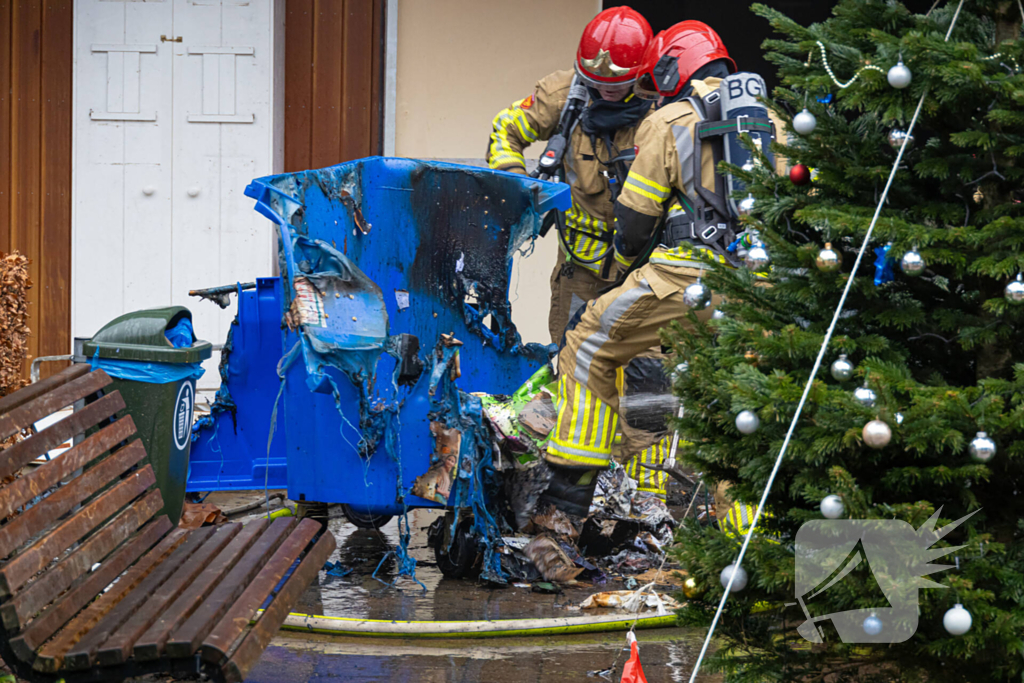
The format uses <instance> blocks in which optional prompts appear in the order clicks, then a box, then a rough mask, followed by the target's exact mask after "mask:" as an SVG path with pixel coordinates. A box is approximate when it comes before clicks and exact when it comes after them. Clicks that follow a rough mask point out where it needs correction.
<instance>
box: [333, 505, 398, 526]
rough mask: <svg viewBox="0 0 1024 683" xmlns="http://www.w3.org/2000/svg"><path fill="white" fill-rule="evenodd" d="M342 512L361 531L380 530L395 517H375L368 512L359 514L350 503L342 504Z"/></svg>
mask: <svg viewBox="0 0 1024 683" xmlns="http://www.w3.org/2000/svg"><path fill="white" fill-rule="evenodd" d="M341 512H342V514H343V515H345V519H347V520H348V521H349V522H351V523H352V524H354V525H355V526H357V527H359V528H360V529H379V528H381V527H382V526H384V525H385V524H387V523H388V522H390V521H391V519H392V517H393V515H373V514H370V513H368V512H357V511H356V510H353V509H352V506H350V505H349V504H348V503H342V505H341Z"/></svg>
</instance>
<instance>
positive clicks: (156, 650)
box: [132, 520, 266, 661]
mask: <svg viewBox="0 0 1024 683" xmlns="http://www.w3.org/2000/svg"><path fill="white" fill-rule="evenodd" d="M265 528H266V521H265V520H256V521H252V522H249V523H248V524H246V525H245V526H244V527H243V528H242V530H241V531H240V532H239V533H238V535H237V536H235V537H234V538H233V539H232V540H231V543H229V544H228V546H227V547H226V548H224V550H223V551H221V553H220V554H219V555H217V557H216V558H214V559H213V561H211V562H210V563H209V566H207V567H206V569H204V570H203V573H202V574H200V575H199V577H198V578H196V580H195V581H193V582H192V585H191V586H189V587H188V588H187V589H186V590H185V591H184V592H183V593H182V594H181V595H180V596H178V599H177V600H175V601H174V603H173V604H172V605H171V606H170V607H168V608H167V609H165V610H164V611H163V612H162V613H161V614H160V615H159V616H158V617H157V619H156V621H155V622H153V625H152V626H150V627H149V630H148V631H146V632H145V633H144V634H142V636H141V637H140V638H139V639H138V640H137V641H136V642H135V647H134V648H133V649H132V654H133V656H134V657H135V658H136V659H138V660H140V661H146V660H150V659H157V658H158V657H159V656H160V655H161V654H162V653H163V650H164V644H165V643H166V642H167V639H168V638H170V636H171V632H172V631H173V630H174V629H175V628H177V627H178V625H180V624H181V623H182V622H183V621H185V620H186V619H188V618H189V616H191V615H192V612H194V611H195V610H196V608H197V607H199V605H200V604H201V603H202V602H203V601H204V600H205V599H206V598H207V597H208V596H209V595H210V593H212V592H213V589H214V588H216V587H217V585H218V584H219V583H220V581H221V579H223V578H224V577H225V576H226V575H227V574H228V572H230V571H231V568H232V567H234V566H235V564H236V563H237V562H238V560H239V559H240V558H241V557H242V556H243V555H244V554H245V552H246V551H247V550H249V548H250V547H252V544H253V543H255V542H256V539H257V538H259V535H260V534H261V533H262V532H263V530H264V529H265Z"/></svg>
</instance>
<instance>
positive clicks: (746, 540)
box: [689, 0, 964, 683]
mask: <svg viewBox="0 0 1024 683" xmlns="http://www.w3.org/2000/svg"><path fill="white" fill-rule="evenodd" d="M963 6H964V0H960V2H959V4H957V7H956V12H955V13H954V14H953V20H952V21H951V22H950V24H949V30H948V31H947V32H946V42H949V37H950V36H951V35H952V34H953V28H954V27H955V26H956V22H957V19H958V18H959V17H960V10H961V9H962V8H963ZM819 44H820V43H819ZM826 68H827V67H826ZM851 82H852V81H851ZM927 96H928V89H927V88H926V89H925V91H924V92H922V93H921V98H920V99H919V100H918V101H917V108H916V109H915V110H914V116H913V118H912V119H911V120H910V126H909V127H908V128H907V136H906V137H905V138H904V139H903V144H902V145H900V149H899V152H898V153H897V154H896V161H895V162H894V163H893V165H892V170H891V171H890V172H889V179H888V180H887V181H886V183H885V189H884V190H882V195H881V197H879V199H878V205H877V206H876V207H875V213H874V215H873V216H872V217H871V223H870V224H869V225H868V230H867V233H866V234H865V235H864V241H863V242H862V243H861V245H860V250H859V251H858V252H857V259H856V261H854V264H853V269H852V270H851V271H850V277H849V278H847V280H846V286H845V287H844V288H843V293H842V295H841V296H840V297H839V304H838V305H837V306H836V310H835V313H833V315H832V322H831V323H830V324H829V326H828V330H827V331H826V332H825V338H824V340H822V343H821V348H820V349H819V350H818V357H817V358H816V359H815V360H814V367H812V368H811V375H810V377H808V378H807V384H806V385H805V386H804V392H803V395H802V396H801V397H800V402H799V403H798V404H797V407H796V412H795V413H794V414H793V419H792V420H791V421H790V423H789V429H788V430H787V431H786V438H785V439H784V440H783V442H782V448H780V449H779V455H778V457H777V458H776V459H775V465H774V466H773V467H772V471H771V473H770V474H769V475H768V482H767V484H766V485H765V488H764V492H763V493H762V494H761V500H760V501H759V502H758V504H757V511H756V512H755V513H754V519H753V520H752V521H751V523H750V527H749V528H748V529H747V533H746V535H745V536H744V537H743V545H742V546H740V552H739V555H737V557H736V560H735V561H734V563H733V566H736V567H740V566H742V564H743V558H744V557H745V556H746V554H747V548H748V547H749V545H750V539H751V538H753V536H754V532H755V531H756V529H757V524H758V522H759V521H760V520H761V515H762V514H763V513H764V506H765V502H766V501H767V500H768V495H769V494H770V493H771V490H772V485H773V484H774V483H775V477H776V476H777V475H778V473H779V467H780V466H781V465H782V460H783V458H784V457H785V455H786V450H787V449H788V448H789V443H790V441H791V440H792V438H793V432H794V431H796V425H797V422H799V420H800V415H801V413H803V409H804V405H805V404H806V403H807V397H808V395H809V394H810V393H811V387H812V386H813V384H814V379H815V377H816V376H817V374H818V370H819V369H820V368H821V362H822V359H823V358H824V357H825V352H826V351H827V350H828V345H829V342H830V341H831V340H832V335H833V334H834V332H835V329H836V324H837V323H838V322H839V317H840V316H841V315H842V312H843V306H844V305H845V304H846V297H847V296H848V295H849V293H850V288H851V287H852V286H853V281H854V274H856V272H857V270H858V269H859V268H860V263H861V260H862V259H863V258H864V252H865V251H867V247H868V244H869V243H870V242H871V235H872V234H873V233H874V230H875V225H876V224H877V223H878V218H879V216H880V215H881V213H882V207H883V206H885V202H886V199H887V198H888V196H889V190H890V188H891V187H892V183H893V180H894V179H895V178H896V173H897V172H898V171H899V168H900V162H901V161H902V160H903V154H904V152H906V150H907V142H908V140H910V135H911V134H912V133H913V131H914V126H915V125H917V119H918V117H919V116H920V115H921V108H922V107H923V106H924V100H925V98H926V97H927ZM737 574H739V572H737V571H733V572H732V573H731V574H730V576H729V582H728V583H727V584H726V586H725V592H724V593H723V594H722V599H721V600H720V601H719V603H718V609H717V610H715V616H714V618H713V619H712V620H711V627H710V628H709V629H708V634H707V636H706V637H705V638H704V644H703V645H702V646H701V649H700V654H699V655H698V656H697V661H696V663H695V664H694V665H693V672H692V674H691V675H690V682H689V683H695V681H696V680H697V674H698V672H700V666H701V664H702V663H703V661H704V656H705V655H706V654H707V651H708V646H709V645H710V644H711V638H712V637H713V636H714V633H715V628H716V627H717V626H718V620H719V619H720V618H721V616H722V611H723V610H724V609H725V603H726V601H727V600H728V599H729V594H730V593H731V591H732V584H733V581H735V579H736V575H737Z"/></svg>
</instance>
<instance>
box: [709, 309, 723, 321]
mask: <svg viewBox="0 0 1024 683" xmlns="http://www.w3.org/2000/svg"><path fill="white" fill-rule="evenodd" d="M711 319H712V320H724V319H725V311H723V310H722V309H721V308H716V309H715V312H714V313H712V314H711Z"/></svg>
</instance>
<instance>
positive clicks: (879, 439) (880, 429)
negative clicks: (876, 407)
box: [861, 420, 892, 449]
mask: <svg viewBox="0 0 1024 683" xmlns="http://www.w3.org/2000/svg"><path fill="white" fill-rule="evenodd" d="M861 436H863V437H864V444H865V445H867V446H868V447H869V448H874V449H879V448H885V447H886V446H888V445H889V441H891V440H892V430H891V429H889V425H887V424H886V423H884V422H882V421H881V420H872V421H871V422H868V423H867V424H866V425H864V429H863V430H861Z"/></svg>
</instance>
